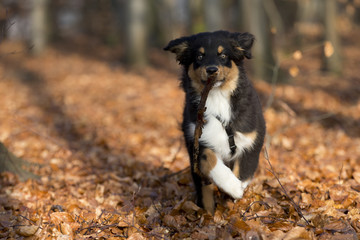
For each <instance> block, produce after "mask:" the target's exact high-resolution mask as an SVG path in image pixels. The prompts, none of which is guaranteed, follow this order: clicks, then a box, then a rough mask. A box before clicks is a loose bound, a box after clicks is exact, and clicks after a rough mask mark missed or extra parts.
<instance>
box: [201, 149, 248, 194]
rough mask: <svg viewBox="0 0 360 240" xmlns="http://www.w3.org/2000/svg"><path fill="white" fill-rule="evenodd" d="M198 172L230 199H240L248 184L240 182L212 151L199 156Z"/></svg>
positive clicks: (206, 151)
mask: <svg viewBox="0 0 360 240" xmlns="http://www.w3.org/2000/svg"><path fill="white" fill-rule="evenodd" d="M200 170H201V172H202V173H203V174H204V175H205V176H208V177H209V178H210V179H211V180H212V181H213V182H214V183H215V184H216V185H217V186H218V187H219V188H221V189H222V190H223V191H224V192H226V193H227V194H229V195H230V196H231V197H233V198H235V199H239V198H242V196H243V193H244V190H245V188H246V186H247V184H248V183H246V182H242V181H240V179H238V178H237V177H236V176H235V175H234V173H233V172H232V171H231V169H230V168H228V167H227V166H226V165H225V164H224V162H223V161H222V160H221V159H220V158H218V157H217V156H216V154H215V153H214V152H213V151H212V150H210V149H205V150H204V152H203V154H202V156H201V162H200Z"/></svg>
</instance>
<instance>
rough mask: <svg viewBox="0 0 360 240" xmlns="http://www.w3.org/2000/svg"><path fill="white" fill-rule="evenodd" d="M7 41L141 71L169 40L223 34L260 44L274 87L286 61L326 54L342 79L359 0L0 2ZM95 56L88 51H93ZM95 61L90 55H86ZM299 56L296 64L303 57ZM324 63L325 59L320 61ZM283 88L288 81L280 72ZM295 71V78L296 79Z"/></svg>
mask: <svg viewBox="0 0 360 240" xmlns="http://www.w3.org/2000/svg"><path fill="white" fill-rule="evenodd" d="M0 4H1V5H0V29H1V37H2V40H4V39H9V40H20V41H26V42H27V44H28V46H29V48H31V51H32V52H33V53H34V54H41V52H42V51H43V50H44V49H45V48H46V47H47V46H49V45H52V44H59V43H65V44H68V45H69V46H71V47H72V48H73V50H76V49H77V48H82V49H83V48H84V47H85V48H86V47H88V49H86V50H85V51H89V52H91V54H99V53H98V52H97V51H96V49H97V48H96V47H95V48H93V47H94V46H99V45H103V46H107V47H109V48H113V49H117V50H119V55H118V56H119V61H121V62H124V63H127V64H129V65H131V66H136V67H141V66H144V65H146V64H154V62H156V61H154V56H153V55H157V54H158V53H154V50H155V51H159V49H161V48H162V47H163V46H165V45H166V43H167V42H168V41H169V40H172V39H174V38H177V37H180V36H183V35H189V34H195V33H198V32H202V31H215V30H219V29H226V30H230V31H240V32H245V31H248V32H251V33H253V34H254V35H255V36H256V39H257V41H256V44H255V50H254V56H255V58H254V64H253V72H254V73H255V76H256V77H258V78H259V79H262V80H265V81H272V80H273V73H274V70H278V67H279V65H280V63H281V60H282V59H283V58H286V57H288V56H289V53H292V52H294V51H296V50H300V51H304V50H305V51H306V50H309V49H313V48H316V47H319V48H321V47H322V49H323V54H322V56H323V60H322V69H323V70H325V71H331V72H335V73H338V74H341V72H342V61H341V59H342V55H341V45H342V44H344V43H343V42H342V40H341V36H342V35H341V34H346V33H351V32H353V31H358V28H359V26H358V25H359V23H360V1H359V0H327V1H325V0H311V1H310V0H267V1H262V0H224V1H220V0H198V1H187V0H132V1H126V0H88V1H85V0H76V1H66V0H53V1H50V0H32V1H21V0H18V1H17V0H2V1H1V3H0ZM90 49H91V50H90ZM89 54H90V53H89ZM299 54H301V52H298V55H297V57H301V56H300V55H299ZM319 57H321V56H319ZM276 72H277V73H276V76H278V78H279V79H280V80H285V81H286V80H288V77H287V76H286V74H285V75H284V74H282V73H283V71H279V72H278V71H276ZM297 73H298V69H296V68H292V69H291V72H290V74H291V75H293V76H294V75H296V74H297Z"/></svg>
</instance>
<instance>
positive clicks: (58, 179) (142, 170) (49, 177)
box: [0, 42, 360, 239]
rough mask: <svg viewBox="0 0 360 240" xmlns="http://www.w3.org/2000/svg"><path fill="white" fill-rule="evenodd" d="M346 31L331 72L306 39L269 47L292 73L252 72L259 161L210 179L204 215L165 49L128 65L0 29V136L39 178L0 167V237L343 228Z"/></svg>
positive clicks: (348, 234)
mask: <svg viewBox="0 0 360 240" xmlns="http://www.w3.org/2000/svg"><path fill="white" fill-rule="evenodd" d="M356 44H358V43H355V42H354V43H348V45H347V46H346V48H344V49H343V50H344V51H343V53H344V61H345V62H344V76H343V77H337V76H331V75H326V74H324V73H322V72H321V71H320V70H319V69H320V60H319V56H320V54H319V51H311V52H308V53H306V52H305V53H303V54H302V58H301V59H299V57H295V58H296V59H298V60H296V59H294V58H292V57H291V54H289V57H287V58H285V60H283V61H282V66H283V67H284V68H285V69H298V70H299V74H298V76H297V77H296V78H295V79H294V81H293V82H292V84H287V85H278V86H276V88H273V86H272V85H271V84H267V83H263V82H255V85H256V88H257V89H258V91H259V93H260V95H261V99H262V101H263V104H264V111H265V118H266V121H267V129H268V137H267V143H266V146H267V152H268V159H269V161H270V162H271V165H272V167H273V170H271V166H270V165H269V162H268V161H267V159H266V154H262V155H261V159H260V166H259V169H258V171H257V173H256V175H255V178H254V180H253V182H252V184H251V185H250V186H249V188H248V189H247V191H246V193H245V195H244V198H243V199H241V200H239V201H238V202H236V203H234V202H233V201H232V200H231V199H230V198H228V197H226V196H225V194H223V193H221V192H217V196H216V198H217V203H218V205H217V209H216V212H215V215H214V216H211V215H209V214H207V213H206V212H204V211H203V210H202V209H199V208H198V207H197V206H196V205H195V204H194V203H193V201H194V198H195V196H194V189H193V186H192V180H191V176H190V173H189V169H188V165H189V163H188V157H187V153H186V150H185V147H184V144H183V139H182V134H181V132H180V127H179V125H180V121H181V111H182V106H183V98H184V95H183V93H182V91H181V90H180V88H179V87H178V81H177V78H178V75H179V74H178V73H179V71H176V70H174V69H177V66H176V65H175V62H174V61H173V60H171V61H172V62H171V64H169V59H170V58H169V59H167V58H166V56H165V58H164V56H157V54H158V53H157V52H156V51H155V52H154V53H153V56H154V57H153V62H154V66H157V67H151V68H150V67H147V68H145V69H142V70H140V71H139V70H138V71H135V70H127V69H126V68H125V67H124V66H123V65H121V64H120V63H119V62H118V59H117V58H116V56H117V52H116V51H111V50H108V49H106V48H104V49H101V48H96V49H95V48H93V49H89V48H88V49H85V50H84V51H82V50H79V51H70V50H69V49H67V48H62V47H54V48H52V49H50V50H48V51H47V52H46V53H45V54H44V55H43V56H41V57H30V56H28V55H27V53H26V50H24V51H23V47H22V46H21V45H18V44H14V43H2V44H1V45H0V141H1V142H3V143H4V144H5V146H6V147H7V148H8V149H9V150H10V151H11V152H13V153H14V154H15V155H16V156H19V157H21V158H23V159H25V160H27V161H28V162H31V163H33V164H31V165H29V166H24V168H25V169H27V170H31V171H32V172H33V173H35V174H37V175H38V176H40V179H37V180H28V181H25V182H21V181H19V179H18V178H17V177H16V176H15V175H13V174H11V173H7V172H5V173H1V175H0V237H1V238H2V239H9V238H11V239H13V238H15V239H18V238H25V237H29V239H51V238H58V239H72V238H75V239H89V238H93V239H99V238H104V239H111V238H112V239H117V238H129V239H149V238H150V239H162V238H164V239H357V238H358V237H359V236H360V164H359V161H360V80H359V76H360V69H359V66H358V63H359V62H358V59H360V49H359V46H358V45H356ZM91 51H96V52H91ZM161 59H162V60H161ZM295 72H296V71H295ZM271 96H273V98H272V97H271ZM280 183H281V185H280ZM289 197H290V198H291V199H290V198H289ZM301 214H302V215H303V216H301ZM305 219H306V220H305Z"/></svg>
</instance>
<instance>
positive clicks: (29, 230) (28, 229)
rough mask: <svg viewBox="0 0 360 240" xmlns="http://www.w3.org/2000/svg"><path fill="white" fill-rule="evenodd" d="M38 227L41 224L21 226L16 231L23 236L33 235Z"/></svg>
mask: <svg viewBox="0 0 360 240" xmlns="http://www.w3.org/2000/svg"><path fill="white" fill-rule="evenodd" d="M38 229H39V226H34V225H29V226H20V227H18V228H17V229H16V233H17V234H19V235H20V236H23V237H30V236H33V235H34V234H35V233H36V231H37V230H38Z"/></svg>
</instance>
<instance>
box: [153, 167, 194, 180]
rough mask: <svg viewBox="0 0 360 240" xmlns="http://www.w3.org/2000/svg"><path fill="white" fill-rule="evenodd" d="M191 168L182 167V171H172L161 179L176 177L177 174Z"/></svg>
mask: <svg viewBox="0 0 360 240" xmlns="http://www.w3.org/2000/svg"><path fill="white" fill-rule="evenodd" d="M189 169H190V167H186V168H184V169H181V170H180V171H177V172H174V173H171V174H166V175H164V176H162V177H161V178H160V179H161V180H166V179H168V178H172V177H174V176H176V175H179V174H182V173H183V172H186V171H187V170H189Z"/></svg>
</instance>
